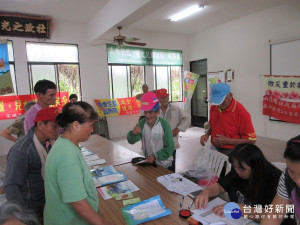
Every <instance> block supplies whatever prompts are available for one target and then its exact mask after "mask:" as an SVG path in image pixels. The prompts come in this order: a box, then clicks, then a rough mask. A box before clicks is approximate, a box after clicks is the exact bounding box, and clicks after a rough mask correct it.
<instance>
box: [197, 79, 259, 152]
mask: <svg viewBox="0 0 300 225" xmlns="http://www.w3.org/2000/svg"><path fill="white" fill-rule="evenodd" d="M209 102H210V104H211V108H210V119H209V124H210V128H209V129H208V130H207V132H206V134H204V135H202V136H201V138H200V143H201V145H203V146H204V145H205V142H207V140H208V138H209V136H211V143H212V144H213V145H214V146H215V147H216V148H217V149H218V150H219V151H220V152H222V153H224V154H225V155H229V154H230V153H231V151H232V150H233V149H234V147H235V146H236V145H238V144H240V143H253V144H254V143H255V142H256V134H255V130H254V128H253V125H252V121H251V116H250V114H249V112H248V111H247V110H246V109H245V107H244V106H243V105H242V104H241V103H239V102H238V101H237V100H235V99H234V98H233V97H232V93H231V91H230V87H229V85H228V84H225V83H217V84H214V85H213V86H212V87H211V96H210V101H209Z"/></svg>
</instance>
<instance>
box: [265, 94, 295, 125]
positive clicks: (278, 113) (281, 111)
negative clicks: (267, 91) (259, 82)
mask: <svg viewBox="0 0 300 225" xmlns="http://www.w3.org/2000/svg"><path fill="white" fill-rule="evenodd" d="M263 115H268V116H271V117H274V118H276V119H279V120H283V121H286V122H290V123H298V124H300V102H288V101H284V100H281V99H280V98H278V97H275V96H274V95H265V96H264V99H263Z"/></svg>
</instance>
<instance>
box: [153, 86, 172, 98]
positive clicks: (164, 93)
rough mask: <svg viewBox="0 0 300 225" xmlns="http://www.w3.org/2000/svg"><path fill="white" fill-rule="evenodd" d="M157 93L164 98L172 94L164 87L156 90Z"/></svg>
mask: <svg viewBox="0 0 300 225" xmlns="http://www.w3.org/2000/svg"><path fill="white" fill-rule="evenodd" d="M156 95H157V97H158V98H163V97H166V96H169V95H170V94H168V92H167V89H164V88H162V89H158V90H157V91H156Z"/></svg>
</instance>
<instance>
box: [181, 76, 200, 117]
mask: <svg viewBox="0 0 300 225" xmlns="http://www.w3.org/2000/svg"><path fill="white" fill-rule="evenodd" d="M184 77H185V78H184V81H183V87H184V88H183V89H184V92H183V102H184V105H183V106H184V110H185V111H187V110H188V108H189V106H190V104H191V99H192V96H193V93H194V91H195V88H196V85H197V82H198V79H199V77H200V76H199V75H198V74H196V73H192V72H188V71H184Z"/></svg>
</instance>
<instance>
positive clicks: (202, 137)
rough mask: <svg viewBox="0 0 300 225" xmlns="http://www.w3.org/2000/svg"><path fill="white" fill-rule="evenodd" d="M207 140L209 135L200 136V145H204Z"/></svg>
mask: <svg viewBox="0 0 300 225" xmlns="http://www.w3.org/2000/svg"><path fill="white" fill-rule="evenodd" d="M208 138H209V135H208V134H204V135H202V136H201V137H200V143H201V145H202V146H204V145H205V143H206V142H207V140H208Z"/></svg>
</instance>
